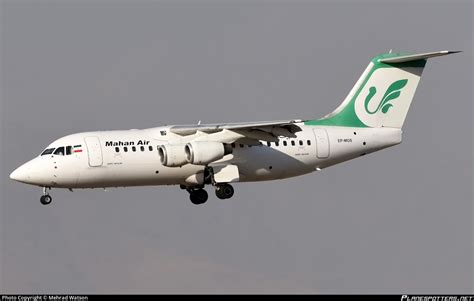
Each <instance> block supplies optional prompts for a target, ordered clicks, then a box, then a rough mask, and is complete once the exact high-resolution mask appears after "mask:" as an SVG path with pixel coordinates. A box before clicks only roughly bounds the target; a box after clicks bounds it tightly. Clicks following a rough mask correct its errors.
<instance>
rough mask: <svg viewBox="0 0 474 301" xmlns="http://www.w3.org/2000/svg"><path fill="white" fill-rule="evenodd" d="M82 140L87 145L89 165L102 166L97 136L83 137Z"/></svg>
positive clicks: (100, 149)
mask: <svg viewBox="0 0 474 301" xmlns="http://www.w3.org/2000/svg"><path fill="white" fill-rule="evenodd" d="M84 141H85V142H86V146H87V155H88V157H89V166H91V167H99V166H102V148H101V146H100V140H99V137H85V138H84Z"/></svg>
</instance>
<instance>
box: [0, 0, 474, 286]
mask: <svg viewBox="0 0 474 301" xmlns="http://www.w3.org/2000/svg"><path fill="white" fill-rule="evenodd" d="M0 8H1V12H0V27H1V40H0V41H1V48H0V51H1V52H0V53H1V81H0V82H1V87H0V88H1V148H0V149H1V152H2V154H1V158H2V160H1V163H0V164H1V171H2V186H1V187H2V188H1V202H0V206H1V207H0V212H1V216H0V218H1V220H0V227H1V228H0V235H1V236H0V268H1V276H0V291H1V292H7V293H20V292H21V293H41V292H49V293H112V292H116V293H137V292H140V293H215V292H225V293H234V292H237V293H252V292H255V293H263V292H268V293H277V292H285V293H293V292H303V293H304V292H321V293H367V292H379V293H402V292H412V293H427V292H430V293H454V292H456V293H468V292H472V291H473V275H472V271H473V257H472V253H473V245H472V241H473V236H472V214H473V211H472V199H473V193H472V181H473V179H472V137H473V131H472V113H473V112H472V102H473V97H472V96H473V95H472V88H471V87H472V83H473V77H472V63H473V56H472V44H473V37H472V28H473V24H472V17H473V4H472V2H470V1H466V2H458V1H446V2H438V3H432V2H426V1H423V2H414V1H408V2H405V3H402V2H389V1H385V2H384V3H382V4H377V3H375V1H374V3H372V2H359V3H352V2H347V3H346V2H337V3H335V2H334V1H330V2H318V1H313V2H300V3H297V2H280V3H273V2H270V1H268V2H259V3H249V2H246V3H244V2H238V1H236V2H232V3H227V4H217V3H216V2H214V3H212V2H207V3H204V2H202V3H199V4H189V3H185V2H180V3H174V4H171V3H161V2H158V1H156V2H153V1H145V2H141V3H136V2H135V1H133V3H132V1H130V2H129V3H127V2H126V1H121V4H118V3H113V2H112V1H104V2H92V1H88V2H87V3H79V2H72V1H65V2H64V3H62V4H53V3H52V2H51V3H49V2H46V1H42V3H35V4H33V3H30V2H27V1H2V2H1V6H0ZM391 48H393V50H394V51H409V52H424V51H435V50H443V49H453V50H463V51H464V52H463V53H461V54H456V55H452V56H448V57H443V58H436V59H433V60H430V61H429V62H428V65H427V67H426V68H425V72H424V74H423V78H422V80H421V83H420V86H419V88H418V91H417V93H416V96H415V101H414V103H413V105H412V108H411V110H410V112H409V113H408V117H407V121H406V123H405V126H404V142H403V143H402V144H401V145H399V146H397V147H394V148H391V149H388V150H384V151H381V152H378V153H375V154H372V155H369V156H365V157H363V158H360V159H357V160H353V161H351V162H347V163H343V164H341V165H338V166H335V167H332V168H329V169H327V170H324V171H323V172H321V173H314V174H311V175H307V176H303V177H298V178H294V179H289V180H284V181H276V182H266V183H257V184H255V183H253V184H237V185H235V188H236V195H235V197H234V198H233V199H232V200H225V201H222V200H217V199H214V198H211V199H210V200H209V201H208V203H207V204H206V205H204V206H194V205H192V204H191V203H190V202H189V200H188V196H187V194H186V193H184V192H183V191H181V190H179V188H177V187H147V188H127V189H110V190H109V191H107V192H103V191H101V190H83V191H81V190H79V191H75V192H74V193H71V192H69V191H63V190H53V192H52V195H53V199H54V200H53V204H52V205H50V206H42V205H41V204H40V202H39V196H40V194H41V191H40V189H39V188H36V187H32V186H28V185H22V184H19V183H15V182H12V181H10V180H9V179H8V175H9V173H10V172H11V171H12V170H13V169H14V168H16V167H17V166H19V165H20V164H22V163H24V162H25V161H27V160H29V159H31V158H32V157H33V156H35V155H37V154H38V153H39V152H40V151H41V150H42V149H43V148H44V147H45V146H46V145H47V144H49V143H50V142H51V141H52V140H55V139H57V138H59V137H61V136H65V135H67V134H70V133H74V132H83V131H89V130H101V129H102V130H106V129H129V128H146V127H154V126H158V125H161V124H175V123H194V122H197V121H198V120H202V121H203V122H220V121H255V120H272V119H287V118H313V117H320V116H322V115H324V114H326V113H328V112H330V111H331V110H333V109H334V108H335V107H336V106H337V105H339V103H340V102H341V101H342V99H343V98H344V97H345V95H346V94H347V93H348V91H349V90H350V89H351V87H352V86H353V84H354V83H355V81H356V80H357V78H358V77H359V75H360V74H361V73H362V71H363V70H364V68H365V67H366V66H367V64H368V62H369V60H370V58H371V57H372V56H374V55H377V54H379V53H382V52H386V51H388V50H389V49H391ZM151 164H152V163H151ZM209 191H210V190H209Z"/></svg>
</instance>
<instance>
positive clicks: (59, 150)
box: [54, 146, 64, 156]
mask: <svg viewBox="0 0 474 301" xmlns="http://www.w3.org/2000/svg"><path fill="white" fill-rule="evenodd" d="M54 154H55V155H59V156H64V147H63V146H61V147H58V148H57V149H56V150H55V151H54Z"/></svg>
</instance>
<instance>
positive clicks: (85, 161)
mask: <svg viewBox="0 0 474 301" xmlns="http://www.w3.org/2000/svg"><path fill="white" fill-rule="evenodd" d="M298 126H299V127H301V129H302V130H301V131H300V132H297V133H296V134H295V137H293V138H288V137H285V138H281V139H279V140H278V143H276V142H272V143H271V144H270V146H268V142H266V141H261V144H258V145H255V144H254V145H247V144H243V143H242V144H241V143H239V142H238V141H237V142H236V143H233V144H232V153H231V154H228V155H226V156H224V157H223V158H222V159H220V160H218V161H216V162H213V163H212V164H210V166H219V165H222V166H228V165H232V166H237V169H236V170H238V177H237V178H238V180H236V181H238V182H250V181H267V180H276V179H283V178H289V177H294V176H299V175H303V174H306V173H310V172H312V171H315V170H319V169H323V168H326V167H328V166H331V165H334V164H337V163H340V162H343V161H346V160H349V159H353V158H356V157H359V156H361V155H364V154H367V153H371V152H374V151H377V150H380V149H383V148H386V147H389V146H393V145H396V144H399V143H400V142H401V140H402V139H401V132H402V131H401V130H400V129H395V128H351V127H337V126H306V125H304V124H303V123H301V124H298ZM168 129H169V127H158V128H151V129H144V130H125V131H100V132H86V133H78V134H73V135H69V136H65V137H63V138H60V139H58V140H56V141H54V142H53V143H52V144H50V145H49V146H48V147H47V149H54V150H57V149H58V148H60V147H64V149H66V148H67V147H68V146H71V148H72V151H68V152H69V153H70V154H66V153H63V154H59V153H56V154H54V151H53V153H51V154H44V155H40V156H38V157H36V158H34V159H33V160H31V161H29V162H27V163H25V164H24V165H23V166H21V167H19V168H18V169H17V170H15V171H14V172H13V173H12V175H11V177H12V178H13V179H16V180H18V181H21V182H25V183H29V184H33V185H38V186H42V187H57V188H94V187H123V186H142V185H143V186H145V185H185V186H193V185H198V184H200V183H199V180H197V179H196V178H197V177H196V175H197V174H200V173H202V172H203V170H204V169H205V166H203V165H193V164H185V165H183V166H181V167H166V166H163V165H162V163H161V162H160V157H159V154H158V147H159V146H160V145H164V144H167V143H169V142H170V141H179V140H183V142H187V141H192V140H193V139H195V138H196V135H198V134H195V135H190V136H186V137H184V138H183V137H181V136H179V135H176V134H173V133H172V132H170V131H168ZM75 146H76V147H75ZM71 148H69V149H70V150H71ZM236 181H234V182H236Z"/></svg>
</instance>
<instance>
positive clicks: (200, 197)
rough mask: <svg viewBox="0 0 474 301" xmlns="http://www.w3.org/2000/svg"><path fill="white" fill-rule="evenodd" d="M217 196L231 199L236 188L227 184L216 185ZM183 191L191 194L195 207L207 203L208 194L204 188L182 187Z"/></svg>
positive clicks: (190, 197)
mask: <svg viewBox="0 0 474 301" xmlns="http://www.w3.org/2000/svg"><path fill="white" fill-rule="evenodd" d="M215 188H216V196H217V197H218V198H219V199H221V200H223V199H230V198H231V197H232V196H233V195H234V188H233V187H232V186H231V185H230V184H227V183H222V184H216V185H215ZM181 189H185V190H187V191H188V192H189V199H190V200H191V203H193V204H194V205H201V204H204V203H205V202H207V199H208V194H207V191H206V190H204V186H201V187H186V186H184V185H181Z"/></svg>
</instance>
